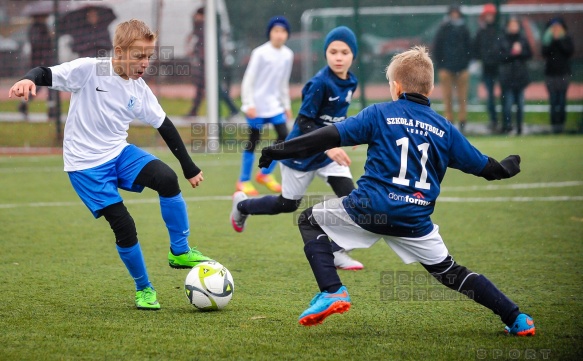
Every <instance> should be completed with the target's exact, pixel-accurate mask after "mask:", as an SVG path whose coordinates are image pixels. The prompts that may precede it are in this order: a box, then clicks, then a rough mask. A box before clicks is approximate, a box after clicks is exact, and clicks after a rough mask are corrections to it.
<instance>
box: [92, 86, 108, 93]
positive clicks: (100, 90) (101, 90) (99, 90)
mask: <svg viewBox="0 0 583 361" xmlns="http://www.w3.org/2000/svg"><path fill="white" fill-rule="evenodd" d="M95 90H97V91H98V92H105V93H107V90H103V89H99V87H97V88H95Z"/></svg>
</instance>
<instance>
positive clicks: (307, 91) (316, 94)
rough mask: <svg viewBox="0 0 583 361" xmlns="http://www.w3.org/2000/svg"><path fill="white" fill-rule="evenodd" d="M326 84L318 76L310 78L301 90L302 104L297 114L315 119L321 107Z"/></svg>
mask: <svg viewBox="0 0 583 361" xmlns="http://www.w3.org/2000/svg"><path fill="white" fill-rule="evenodd" d="M325 92H326V85H325V84H324V82H322V81H321V80H320V79H318V78H312V79H311V80H310V81H309V82H308V83H307V84H306V85H305V86H304V89H303V90H302V106H301V108H300V111H299V114H301V115H303V116H306V117H308V118H312V119H316V118H318V114H319V112H320V108H321V107H322V101H323V100H324V95H325V94H324V93H325Z"/></svg>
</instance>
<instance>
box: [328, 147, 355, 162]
mask: <svg viewBox="0 0 583 361" xmlns="http://www.w3.org/2000/svg"><path fill="white" fill-rule="evenodd" d="M326 155H327V156H328V157H329V158H330V159H332V160H333V161H335V162H336V163H338V164H340V165H343V166H345V167H348V166H349V165H350V158H349V157H348V154H346V152H345V151H344V149H342V148H332V149H329V150H328V151H327V152H326Z"/></svg>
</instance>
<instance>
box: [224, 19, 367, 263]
mask: <svg viewBox="0 0 583 361" xmlns="http://www.w3.org/2000/svg"><path fill="white" fill-rule="evenodd" d="M324 53H325V55H326V61H327V63H328V65H327V66H325V67H324V68H323V69H321V70H320V71H319V72H318V73H317V74H316V75H315V76H314V77H313V78H312V79H310V81H308V83H307V84H306V85H305V86H304V88H303V90H302V107H301V108H300V111H299V114H298V117H297V119H296V122H295V124H294V126H293V129H292V131H291V133H290V135H289V136H288V137H287V139H288V140H289V139H293V138H296V137H298V136H300V135H302V134H306V133H309V132H312V131H314V130H316V129H319V128H322V127H325V126H327V125H330V124H334V123H338V122H342V121H343V120H344V119H346V113H347V111H348V107H349V106H350V101H351V100H352V94H354V92H355V90H356V86H357V84H358V82H357V79H356V77H355V76H354V75H353V74H352V73H351V72H350V71H349V69H350V66H351V65H352V62H353V60H354V58H355V57H356V55H357V53H358V47H357V43H356V36H355V35H354V33H353V32H352V30H350V29H349V28H347V27H345V26H340V27H337V28H335V29H333V30H332V31H330V33H328V35H327V36H326V39H325V41H324ZM274 163H275V162H274ZM274 163H272V164H271V167H273V165H274ZM349 165H350V158H349V157H348V155H347V154H346V152H345V151H344V150H343V149H342V148H335V149H330V150H328V151H326V152H321V153H318V154H315V155H312V156H310V157H305V158H299V157H298V158H294V159H288V160H285V161H283V162H281V178H282V191H281V195H279V196H265V197H262V198H258V199H247V196H246V194H245V192H235V194H234V195H233V208H232V212H231V224H232V226H233V228H234V229H235V231H237V232H242V231H243V229H244V227H245V221H246V219H247V216H248V215H250V214H254V215H258V214H270V215H273V214H280V213H290V212H295V211H296V210H297V209H298V207H299V205H300V202H301V200H302V198H303V196H304V195H305V194H306V190H307V188H308V186H309V185H310V183H311V182H312V180H313V179H314V177H315V176H316V175H317V176H318V177H320V178H322V179H323V180H324V181H326V182H327V183H328V184H329V185H330V186H331V187H332V189H333V190H334V193H335V194H336V196H338V197H343V196H346V195H348V194H349V193H350V192H351V191H352V190H353V189H354V183H353V181H352V174H351V173H350V168H348V166H349ZM333 247H334V263H335V265H336V267H338V268H340V269H344V270H353V271H356V270H360V269H362V268H363V265H362V263H360V262H358V261H356V260H354V259H352V258H351V257H350V256H349V255H348V253H347V251H346V250H344V249H342V248H341V247H338V246H337V245H336V244H335V243H333Z"/></svg>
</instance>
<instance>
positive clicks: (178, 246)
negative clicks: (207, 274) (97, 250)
mask: <svg viewBox="0 0 583 361" xmlns="http://www.w3.org/2000/svg"><path fill="white" fill-rule="evenodd" d="M155 44H156V34H155V33H153V32H152V31H151V30H150V28H149V27H148V26H147V25H146V24H145V23H144V22H142V21H140V20H135V19H132V20H129V21H126V22H122V23H120V24H119V25H118V26H117V28H116V30H115V38H114V41H113V46H114V54H113V57H112V58H80V59H77V60H73V61H71V62H68V63H63V64H61V65H56V66H52V67H36V68H34V69H32V70H30V71H29V72H28V73H27V74H26V75H25V76H24V79H23V80H21V81H19V82H17V83H16V84H14V86H12V88H11V89H10V91H9V96H12V95H15V96H17V97H24V99H25V100H26V99H28V93H29V92H32V94H33V95H35V94H36V86H48V87H50V88H52V89H56V90H60V91H68V92H71V93H72V95H71V106H70V109H69V114H68V116H67V123H66V125H65V134H64V141H63V158H64V162H65V171H66V172H67V173H68V175H69V180H70V181H71V184H72V185H73V188H74V189H75V192H77V194H78V195H79V197H80V198H81V200H82V201H83V203H84V204H85V205H86V206H87V208H89V210H90V211H91V214H93V216H94V217H95V218H99V217H101V216H103V217H105V219H106V220H107V222H108V223H109V225H110V227H111V229H112V230H113V233H114V234H115V240H116V247H117V251H118V254H119V256H120V258H121V260H122V261H123V263H124V264H125V266H126V267H127V269H128V271H129V273H130V275H131V276H132V278H133V279H134V281H135V284H136V298H135V304H136V307H137V308H138V309H142V310H158V309H160V304H159V303H158V298H157V294H156V291H155V290H154V287H153V286H152V284H151V283H150V279H149V277H148V272H147V270H146V263H145V262H144V257H143V255H142V249H141V247H140V243H139V242H138V237H137V231H136V225H135V223H134V220H133V219H132V217H131V215H130V214H129V212H128V210H127V208H126V207H125V205H124V203H123V199H122V198H121V195H120V194H119V190H118V188H121V189H123V190H126V191H129V192H138V193H139V192H141V191H142V190H143V189H144V187H148V188H151V189H153V190H155V191H156V192H158V194H159V196H160V209H161V212H162V218H163V219H164V222H165V223H166V227H167V229H168V233H169V236H170V251H169V252H168V263H169V265H170V267H172V268H192V267H194V266H195V265H197V264H198V263H199V262H201V261H206V260H210V258H208V257H206V256H203V255H202V254H201V253H200V252H199V251H198V250H197V249H196V248H190V247H189V244H188V236H189V234H190V226H189V221H188V214H187V210H186V202H185V201H184V198H183V197H182V193H181V192H180V186H179V184H178V177H177V176H176V173H174V171H173V170H172V169H171V168H170V167H169V166H168V165H166V164H165V163H163V162H162V161H161V160H159V159H157V158H156V157H154V156H153V155H151V154H149V153H147V152H146V151H144V150H142V149H140V148H138V147H136V146H135V145H132V144H128V142H127V136H128V134H127V130H128V128H129V125H130V123H131V122H132V121H133V120H134V119H136V118H137V119H139V120H141V121H142V122H144V123H147V124H150V125H151V126H153V127H154V128H156V129H158V132H159V133H160V135H161V136H162V138H163V139H164V141H165V142H166V144H167V145H168V147H169V148H170V150H171V151H172V153H173V154H174V156H176V158H177V159H178V160H179V162H180V165H181V166H182V171H183V173H184V176H185V178H186V179H188V182H189V183H190V185H191V186H192V188H195V187H197V186H198V185H199V184H200V182H202V181H203V175H202V171H201V170H200V169H199V168H198V167H197V166H196V165H195V164H194V162H193V161H192V159H191V158H190V156H189V155H188V151H187V150H186V147H185V146H184V142H183V141H182V139H181V138H180V134H179V133H178V131H177V130H176V128H175V127H174V124H173V123H172V122H171V121H170V119H168V117H167V116H166V113H165V112H164V111H163V110H162V108H161V107H160V104H159V103H158V100H157V99H156V97H155V96H154V94H153V93H152V91H151V90H150V88H149V87H148V85H147V84H146V83H145V82H144V80H143V79H142V77H143V75H144V73H145V71H146V69H147V68H148V66H149V62H150V57H152V56H153V55H154V52H155ZM80 241H83V242H85V241H86V240H80Z"/></svg>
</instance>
